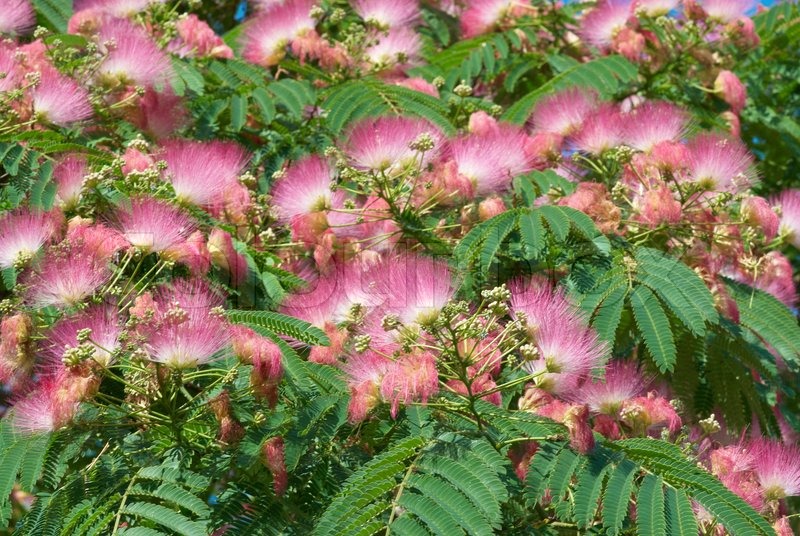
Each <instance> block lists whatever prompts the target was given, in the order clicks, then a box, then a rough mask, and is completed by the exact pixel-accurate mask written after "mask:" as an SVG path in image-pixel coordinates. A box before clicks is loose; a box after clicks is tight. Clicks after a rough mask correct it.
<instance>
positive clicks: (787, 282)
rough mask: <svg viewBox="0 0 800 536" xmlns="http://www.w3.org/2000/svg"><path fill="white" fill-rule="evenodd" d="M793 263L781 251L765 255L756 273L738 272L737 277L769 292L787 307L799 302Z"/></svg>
mask: <svg viewBox="0 0 800 536" xmlns="http://www.w3.org/2000/svg"><path fill="white" fill-rule="evenodd" d="M793 273H794V270H793V269H792V263H791V262H789V259H787V258H786V256H785V255H783V253H781V252H780V251H770V252H769V253H767V254H766V255H764V256H763V257H762V259H761V262H760V263H759V265H758V268H757V269H756V270H755V273H742V274H737V275H736V279H738V280H739V281H742V282H744V283H747V284H748V285H752V286H754V287H756V288H758V289H761V290H763V291H764V292H768V293H770V294H772V295H773V296H775V298H777V299H778V300H780V301H781V302H783V303H784V304H785V305H786V306H787V307H794V305H795V303H796V302H797V289H796V288H795V285H794V279H793V277H792V276H793Z"/></svg>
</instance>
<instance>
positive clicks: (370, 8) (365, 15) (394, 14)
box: [352, 0, 420, 28]
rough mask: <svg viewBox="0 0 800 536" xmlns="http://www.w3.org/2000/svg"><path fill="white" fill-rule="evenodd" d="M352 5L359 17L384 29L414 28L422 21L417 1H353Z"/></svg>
mask: <svg viewBox="0 0 800 536" xmlns="http://www.w3.org/2000/svg"><path fill="white" fill-rule="evenodd" d="M352 4H353V9H354V10H355V12H356V13H358V16H359V17H361V18H362V19H364V20H365V21H375V22H377V23H378V25H380V26H382V27H384V28H395V27H398V26H413V25H415V24H416V23H417V22H419V19H420V7H419V3H418V2H417V0H353V1H352Z"/></svg>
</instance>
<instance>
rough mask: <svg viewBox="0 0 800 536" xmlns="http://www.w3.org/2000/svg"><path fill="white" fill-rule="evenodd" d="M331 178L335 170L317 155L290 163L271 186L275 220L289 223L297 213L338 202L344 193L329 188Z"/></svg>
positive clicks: (318, 208)
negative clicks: (276, 218)
mask: <svg viewBox="0 0 800 536" xmlns="http://www.w3.org/2000/svg"><path fill="white" fill-rule="evenodd" d="M334 181H335V172H334V170H333V169H332V168H331V166H330V164H328V161H327V160H325V159H324V158H322V157H320V156H317V155H310V156H306V157H304V158H302V159H300V160H298V161H297V162H294V163H293V164H291V165H290V166H289V167H288V168H287V169H286V171H285V172H284V174H283V176H282V177H281V178H280V179H278V181H277V182H276V183H275V185H274V186H273V188H272V206H273V209H274V210H275V213H276V216H277V217H278V220H279V221H281V222H282V223H289V222H291V221H292V220H294V219H295V218H297V217H299V216H306V215H309V214H313V213H316V212H322V211H324V210H326V209H329V208H331V207H332V206H334V205H340V204H341V202H342V201H343V200H344V199H343V198H344V195H343V194H342V193H341V192H334V191H332V190H331V186H332V185H333V184H334Z"/></svg>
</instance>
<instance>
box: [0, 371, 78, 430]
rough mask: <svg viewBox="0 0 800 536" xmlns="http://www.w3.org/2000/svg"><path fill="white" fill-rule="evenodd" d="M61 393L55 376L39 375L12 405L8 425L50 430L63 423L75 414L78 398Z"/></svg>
mask: <svg viewBox="0 0 800 536" xmlns="http://www.w3.org/2000/svg"><path fill="white" fill-rule="evenodd" d="M71 398H72V397H65V396H63V390H62V389H61V388H60V382H59V380H58V378H56V377H46V378H44V379H42V380H41V381H40V382H39V383H38V385H37V386H36V388H35V389H34V390H33V391H31V392H29V393H27V394H26V395H25V396H24V397H23V398H20V399H19V400H17V401H16V403H15V404H14V406H13V407H12V408H11V415H10V416H11V426H12V427H13V429H14V430H15V431H17V432H19V433H21V434H26V435H33V434H42V433H49V432H53V431H55V430H58V429H60V428H62V427H64V426H66V425H67V424H68V423H69V422H70V421H71V420H72V419H73V418H74V416H75V413H76V411H77V409H78V400H75V399H71Z"/></svg>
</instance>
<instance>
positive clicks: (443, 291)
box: [377, 254, 455, 325]
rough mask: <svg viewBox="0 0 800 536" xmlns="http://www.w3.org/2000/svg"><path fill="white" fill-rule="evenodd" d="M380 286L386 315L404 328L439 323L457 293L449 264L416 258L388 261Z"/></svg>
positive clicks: (401, 256) (379, 289)
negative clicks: (433, 322) (446, 305)
mask: <svg viewBox="0 0 800 536" xmlns="http://www.w3.org/2000/svg"><path fill="white" fill-rule="evenodd" d="M379 277H380V279H379V280H378V283H377V288H378V292H379V295H381V296H384V297H385V301H384V302H383V304H382V306H381V307H380V312H381V313H383V314H395V315H397V316H398V319H399V320H400V323H401V324H404V325H413V324H426V323H429V322H431V321H433V320H435V319H436V317H437V316H438V315H439V311H441V309H442V307H444V306H445V304H447V302H449V301H450V300H451V299H452V298H453V294H454V293H455V287H454V285H453V282H452V276H451V274H450V268H449V267H448V266H447V263H445V262H443V261H440V260H436V259H432V258H430V257H423V256H419V255H414V254H401V255H397V256H395V257H392V258H389V259H386V261H385V262H384V263H383V264H382V265H381V266H380V272H379Z"/></svg>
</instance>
